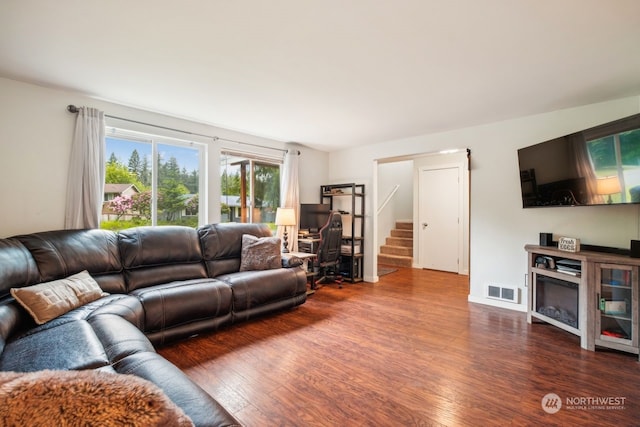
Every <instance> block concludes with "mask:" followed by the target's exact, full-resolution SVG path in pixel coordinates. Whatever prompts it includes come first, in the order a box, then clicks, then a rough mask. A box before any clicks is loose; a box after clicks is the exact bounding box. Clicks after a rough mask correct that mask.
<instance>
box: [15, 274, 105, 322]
mask: <svg viewBox="0 0 640 427" xmlns="http://www.w3.org/2000/svg"><path fill="white" fill-rule="evenodd" d="M11 295H13V297H14V298H15V299H16V300H17V301H18V302H19V303H20V305H22V306H23V307H24V308H25V310H27V311H28V312H29V314H31V316H32V317H33V319H34V320H35V321H36V323H37V324H38V325H42V324H43V323H46V322H48V321H49V320H52V319H55V318H56V317H58V316H61V315H63V314H65V313H66V312H68V311H71V310H73V309H74V308H77V307H80V306H83V305H85V304H87V303H90V302H91V301H95V300H97V299H99V298H100V297H102V296H104V295H108V294H107V293H105V292H103V291H102V289H101V288H100V286H99V285H98V283H97V282H96V281H95V280H94V279H93V277H91V276H90V275H89V273H88V272H87V271H86V270H85V271H82V272H80V273H78V274H74V275H73V276H69V277H67V278H65V279H60V280H54V281H52V282H45V283H39V284H37V285H33V286H27V287H24V288H11Z"/></svg>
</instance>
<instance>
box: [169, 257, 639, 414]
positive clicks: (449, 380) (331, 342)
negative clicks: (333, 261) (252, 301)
mask: <svg viewBox="0 0 640 427" xmlns="http://www.w3.org/2000/svg"><path fill="white" fill-rule="evenodd" d="M467 295H468V280H467V278H466V277H465V276H458V275H455V274H450V273H442V272H434V271H427V270H417V269H402V268H401V269H399V270H398V271H397V272H394V273H391V274H388V275H386V276H383V277H382V278H381V280H380V282H378V283H376V284H372V283H357V284H348V283H345V285H344V287H343V288H342V289H338V287H337V286H335V285H328V286H325V287H323V288H321V289H319V290H318V291H317V292H316V293H315V294H314V295H312V296H310V297H309V298H308V300H307V302H306V303H305V304H303V305H302V306H300V307H299V308H297V309H294V310H291V311H288V312H283V313H280V314H277V315H274V316H268V317H265V318H262V319H258V320H254V321H249V322H247V323H244V324H239V325H235V326H233V327H231V328H229V329H225V330H222V331H218V332H215V333H212V334H207V335H202V336H199V337H195V338H191V339H189V340H186V341H182V342H179V343H175V344H172V345H169V346H166V347H164V348H162V349H160V350H159V351H160V353H161V354H162V355H163V356H165V357H166V358H167V359H169V360H171V361H172V362H173V363H175V364H176V365H177V366H178V367H180V368H181V369H183V370H184V371H185V372H186V373H187V375H189V376H190V377H191V378H192V379H193V380H194V381H195V382H197V383H198V384H199V385H200V386H201V387H203V388H204V389H205V390H207V391H208V392H209V393H210V394H211V395H213V396H214V397H215V398H216V399H217V400H218V401H219V402H220V403H222V404H223V405H224V406H225V407H226V408H227V409H228V410H229V411H230V412H231V413H233V414H234V415H235V416H236V417H237V418H238V419H239V420H240V421H241V422H242V423H243V424H244V425H246V426H432V425H435V426H439V425H442V426H488V425H581V426H584V425H594V426H595V425H597V426H608V425H611V426H614V425H615V426H632V425H636V426H637V425H640V364H639V363H638V361H637V356H634V355H631V354H626V353H617V352H612V351H606V350H601V349H599V350H598V351H596V352H590V351H586V350H582V349H581V348H580V345H579V340H578V338H577V337H575V336H573V335H571V334H569V333H567V332H564V331H561V330H559V329H557V328H554V327H552V326H549V325H546V324H533V325H529V324H527V321H526V315H525V314H524V313H520V312H514V311H511V310H504V309H498V308H493V307H488V306H485V305H480V304H473V303H469V302H467ZM548 393H555V394H557V395H558V396H560V398H561V403H562V405H563V407H562V408H561V409H560V411H558V412H557V413H555V414H549V413H547V412H545V411H544V410H543V408H542V398H543V396H545V395H547V394H548ZM607 397H615V398H623V400H624V402H622V401H620V400H619V401H618V402H617V403H623V408H621V407H617V406H616V405H614V406H616V409H610V408H607V405H600V404H597V403H593V402H589V401H587V400H583V401H582V403H585V404H584V405H582V406H576V405H575V404H574V405H573V406H572V405H569V406H572V407H570V408H569V407H568V405H567V399H571V402H574V399H576V398H607Z"/></svg>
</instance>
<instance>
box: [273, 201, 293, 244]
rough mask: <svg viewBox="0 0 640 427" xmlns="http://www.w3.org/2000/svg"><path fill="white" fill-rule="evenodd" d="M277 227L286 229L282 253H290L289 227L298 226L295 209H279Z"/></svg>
mask: <svg viewBox="0 0 640 427" xmlns="http://www.w3.org/2000/svg"><path fill="white" fill-rule="evenodd" d="M276 225H277V226H283V227H284V234H283V236H282V252H283V253H285V254H286V253H289V242H288V233H287V226H289V225H296V214H295V211H294V209H293V208H278V209H277V210H276Z"/></svg>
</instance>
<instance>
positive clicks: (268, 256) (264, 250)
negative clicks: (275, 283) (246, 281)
mask: <svg viewBox="0 0 640 427" xmlns="http://www.w3.org/2000/svg"><path fill="white" fill-rule="evenodd" d="M281 266H282V261H281V260H280V238H278V237H256V236H253V235H251V234H243V235H242V252H241V253H240V271H249V270H271V269H274V268H280V267H281Z"/></svg>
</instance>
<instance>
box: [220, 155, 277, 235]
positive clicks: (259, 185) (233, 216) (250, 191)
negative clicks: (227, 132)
mask: <svg viewBox="0 0 640 427" xmlns="http://www.w3.org/2000/svg"><path fill="white" fill-rule="evenodd" d="M220 188H221V194H222V200H221V219H222V222H262V223H267V224H273V223H274V221H275V213H276V209H277V207H278V206H279V205H280V162H278V161H277V160H269V159H259V158H252V157H250V156H247V155H245V154H242V155H241V154H237V153H232V152H223V153H222V155H221V161H220Z"/></svg>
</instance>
